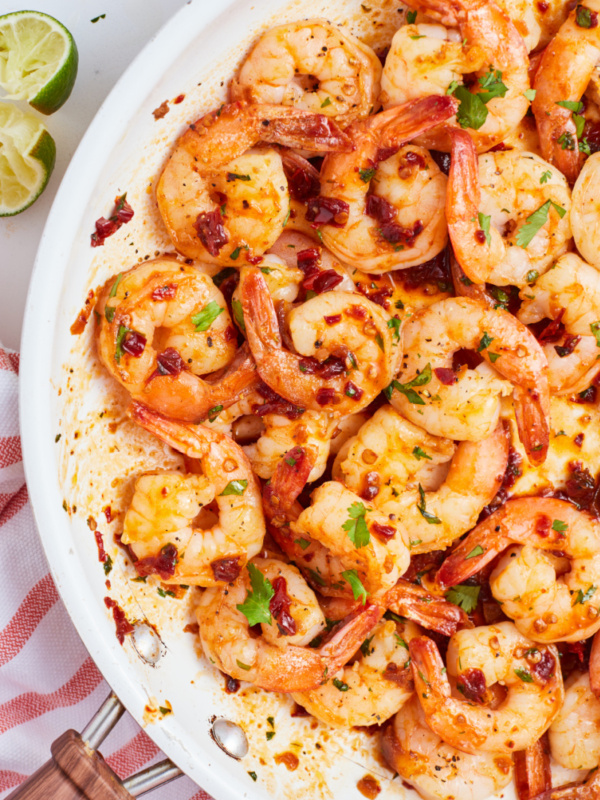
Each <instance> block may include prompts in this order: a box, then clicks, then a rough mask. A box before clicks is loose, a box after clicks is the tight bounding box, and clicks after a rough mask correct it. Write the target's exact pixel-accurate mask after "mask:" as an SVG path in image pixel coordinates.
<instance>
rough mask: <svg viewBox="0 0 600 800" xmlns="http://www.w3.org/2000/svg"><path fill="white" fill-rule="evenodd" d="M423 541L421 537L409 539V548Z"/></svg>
mask: <svg viewBox="0 0 600 800" xmlns="http://www.w3.org/2000/svg"><path fill="white" fill-rule="evenodd" d="M422 543H423V539H411V540H410V541H409V543H408V546H409V549H410V548H412V547H416V546H417V545H419V544H422Z"/></svg>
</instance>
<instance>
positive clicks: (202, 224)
mask: <svg viewBox="0 0 600 800" xmlns="http://www.w3.org/2000/svg"><path fill="white" fill-rule="evenodd" d="M194 228H195V229H196V233H197V234H198V238H199V239H200V241H201V242H202V244H203V245H204V247H205V248H206V249H207V251H208V252H209V253H210V254H211V256H218V255H219V251H220V250H221V248H222V247H223V245H226V244H227V242H228V241H229V236H228V235H227V231H226V230H225V225H224V224H223V216H222V214H221V209H220V208H215V210H214V211H202V212H201V213H200V214H198V216H197V217H196V222H194Z"/></svg>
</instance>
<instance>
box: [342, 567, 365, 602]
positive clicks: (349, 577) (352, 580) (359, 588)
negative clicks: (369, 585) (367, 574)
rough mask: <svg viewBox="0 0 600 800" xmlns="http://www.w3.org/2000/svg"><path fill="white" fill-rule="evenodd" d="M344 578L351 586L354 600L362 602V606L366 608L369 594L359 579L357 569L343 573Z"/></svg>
mask: <svg viewBox="0 0 600 800" xmlns="http://www.w3.org/2000/svg"><path fill="white" fill-rule="evenodd" d="M342 578H343V579H344V580H345V581H346V583H348V584H350V588H351V589H352V594H353V596H354V599H355V600H359V599H360V600H362V604H363V606H364V604H365V603H366V602H367V597H368V593H367V590H366V589H365V587H364V586H363V585H362V583H361V581H360V578H359V577H358V572H357V571H356V570H355V569H347V570H346V571H345V572H342Z"/></svg>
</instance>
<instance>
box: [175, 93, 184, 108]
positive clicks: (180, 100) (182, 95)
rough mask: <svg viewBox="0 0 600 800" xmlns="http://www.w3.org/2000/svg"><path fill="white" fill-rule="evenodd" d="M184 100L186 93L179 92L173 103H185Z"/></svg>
mask: <svg viewBox="0 0 600 800" xmlns="http://www.w3.org/2000/svg"><path fill="white" fill-rule="evenodd" d="M184 100H185V95H184V94H178V95H177V97H176V98H175V100H173V104H174V105H176V106H178V105H179V103H183V101H184Z"/></svg>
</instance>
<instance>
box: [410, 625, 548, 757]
mask: <svg viewBox="0 0 600 800" xmlns="http://www.w3.org/2000/svg"><path fill="white" fill-rule="evenodd" d="M409 647H410V655H411V658H412V666H413V676H414V680H415V691H416V695H417V697H418V698H419V702H420V703H421V707H422V709H423V711H424V713H425V719H426V722H427V724H428V725H429V727H430V728H431V729H432V730H433V731H434V732H435V733H437V734H438V736H441V737H442V738H443V739H444V741H445V742H447V743H448V744H449V745H451V746H452V747H456V748H457V749H458V750H463V751H464V752H466V753H472V754H474V755H476V754H477V753H479V752H481V751H483V752H486V753H505V754H509V753H514V752H516V751H518V750H524V749H525V748H526V747H529V746H530V745H532V744H533V743H534V742H537V740H538V739H539V738H540V736H541V735H542V734H543V733H544V731H546V730H547V729H548V727H549V725H550V723H551V722H552V720H553V719H554V717H555V716H556V714H557V713H558V711H559V709H560V707H561V704H562V701H563V697H564V690H563V683H562V673H561V670H560V662H559V658H558V651H557V649H556V647H554V646H553V645H536V644H535V642H532V641H531V640H530V639H527V638H526V637H525V636H523V635H522V634H520V633H519V632H518V631H517V629H516V628H515V626H514V625H513V624H512V622H501V623H499V624H498V625H485V626H482V627H479V628H473V629H471V630H462V631H458V632H457V633H455V634H454V635H453V636H452V638H451V639H450V644H449V646H448V656H447V670H448V671H447V673H446V670H445V669H444V663H443V661H442V659H441V657H440V653H439V650H438V648H437V645H436V644H435V643H434V642H433V641H432V640H431V639H428V638H427V637H425V636H422V637H419V638H417V639H413V640H412V641H411V643H410V645H409ZM449 678H454V679H455V681H456V685H457V687H461V689H460V690H459V691H460V692H461V693H460V695H459V694H458V692H457V694H456V696H455V695H453V693H452V686H451V683H450V680H449ZM497 684H500V687H498V694H499V695H500V696H501V693H503V691H504V690H506V695H505V697H503V698H502V699H500V698H499V697H497V696H494V693H493V690H495V689H496V685H497ZM492 700H493V701H494V703H493V705H494V706H495V707H492V706H491V705H490V702H491V701H492Z"/></svg>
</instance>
